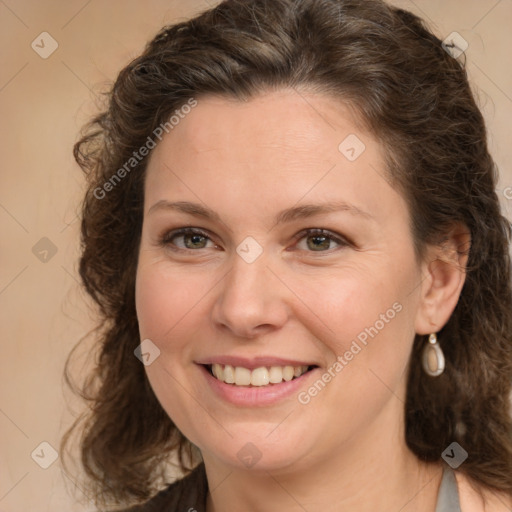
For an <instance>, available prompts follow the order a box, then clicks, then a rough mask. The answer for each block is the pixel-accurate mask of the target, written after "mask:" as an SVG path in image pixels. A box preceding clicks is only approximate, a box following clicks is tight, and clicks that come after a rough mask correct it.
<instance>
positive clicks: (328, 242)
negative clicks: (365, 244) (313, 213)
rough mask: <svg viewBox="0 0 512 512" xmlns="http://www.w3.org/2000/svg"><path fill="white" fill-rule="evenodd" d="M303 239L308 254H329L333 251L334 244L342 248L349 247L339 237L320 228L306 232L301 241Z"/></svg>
mask: <svg viewBox="0 0 512 512" xmlns="http://www.w3.org/2000/svg"><path fill="white" fill-rule="evenodd" d="M303 239H305V240H306V249H304V250H306V251H308V252H328V251H330V250H333V247H332V243H333V242H334V243H335V244H338V246H341V247H344V246H347V245H349V244H348V243H347V242H346V241H344V240H343V238H342V237H340V236H339V235H335V234H333V233H331V232H329V231H326V230H324V229H318V228H316V229H308V230H306V231H305V232H304V233H303V234H302V236H301V238H300V239H299V241H301V240H303ZM334 249H336V248H334Z"/></svg>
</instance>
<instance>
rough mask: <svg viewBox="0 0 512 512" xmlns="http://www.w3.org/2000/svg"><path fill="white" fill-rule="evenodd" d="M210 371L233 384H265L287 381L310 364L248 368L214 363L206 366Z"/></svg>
mask: <svg viewBox="0 0 512 512" xmlns="http://www.w3.org/2000/svg"><path fill="white" fill-rule="evenodd" d="M208 368H209V370H210V373H211V374H212V375H213V376H214V377H215V378H216V379H217V380H219V381H221V382H224V383H226V384H233V385H235V386H258V387H261V386H267V385H271V384H280V383H281V382H283V381H284V382H288V381H291V380H293V379H295V378H297V377H300V376H301V375H303V374H304V373H306V372H307V371H308V370H309V369H311V368H312V367H310V366H305V365H301V366H290V365H287V366H269V367H267V366H260V367H258V368H254V369H253V370H250V369H249V368H245V367H243V366H232V365H230V364H226V365H223V364H218V363H214V364H212V365H209V366H208Z"/></svg>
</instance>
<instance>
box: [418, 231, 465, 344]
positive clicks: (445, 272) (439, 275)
mask: <svg viewBox="0 0 512 512" xmlns="http://www.w3.org/2000/svg"><path fill="white" fill-rule="evenodd" d="M470 245H471V234H470V232H469V229H468V228H467V227H466V226H465V225H464V224H462V223H456V224H455V225H454V226H453V227H452V229H451V230H450V231H449V233H448V234H447V235H446V237H445V238H444V239H443V241H442V242H440V243H439V244H437V245H430V246H428V248H427V250H426V253H425V257H424V259H423V262H422V264H421V267H422V268H421V272H422V284H421V297H420V303H419V307H418V310H417V313H416V319H415V330H416V333H417V334H430V333H433V332H438V331H440V330H441V329H442V328H443V327H444V325H445V324H446V323H447V322H448V320H449V318H450V316H451V315H452V313H453V310H454V309H455V306H456V305H457V302H458V300H459V297H460V293H461V291H462V287H463V286H464V282H465V279H466V266H467V262H468V256H469V248H470Z"/></svg>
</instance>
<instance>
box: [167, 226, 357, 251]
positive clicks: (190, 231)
mask: <svg viewBox="0 0 512 512" xmlns="http://www.w3.org/2000/svg"><path fill="white" fill-rule="evenodd" d="M183 235H199V236H202V237H204V238H207V239H208V240H210V241H211V242H213V240H212V239H211V237H210V236H209V235H208V234H207V233H205V232H204V231H201V230H200V229H197V228H180V229H177V230H174V231H170V232H168V233H165V234H164V235H162V236H161V238H160V240H159V245H161V246H162V247H167V248H171V250H172V251H175V252H182V253H183V252H188V253H190V252H195V251H198V250H200V249H207V248H206V247H202V248H200V249H182V248H181V247H176V246H175V245H174V244H173V243H172V240H173V239H175V238H177V237H180V236H183ZM308 236H311V237H313V236H317V237H320V236H322V237H326V238H327V239H328V240H332V241H333V242H335V243H337V244H338V245H339V246H340V247H338V248H335V249H327V250H326V251H306V252H310V253H312V254H318V253H324V254H325V253H328V254H330V253H332V252H333V251H336V250H339V249H340V248H343V247H348V246H350V245H352V244H351V243H350V242H349V241H348V240H346V239H344V238H343V237H342V236H340V235H337V234H335V233H332V232H331V231H328V230H326V229H320V228H308V229H304V230H302V231H301V232H300V233H298V234H297V235H296V236H295V243H297V242H299V241H300V240H302V239H303V238H306V237H308ZM170 246H173V247H170Z"/></svg>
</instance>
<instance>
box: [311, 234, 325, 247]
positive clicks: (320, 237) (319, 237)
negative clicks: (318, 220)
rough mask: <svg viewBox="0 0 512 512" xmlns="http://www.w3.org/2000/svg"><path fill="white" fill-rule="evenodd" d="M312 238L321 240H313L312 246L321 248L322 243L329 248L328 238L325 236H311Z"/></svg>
mask: <svg viewBox="0 0 512 512" xmlns="http://www.w3.org/2000/svg"><path fill="white" fill-rule="evenodd" d="M311 239H312V240H322V242H320V243H316V242H313V248H318V247H320V248H322V245H321V244H322V243H323V244H324V248H329V239H328V238H327V237H325V236H314V237H311ZM326 242H327V245H326V246H325V243H326Z"/></svg>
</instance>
